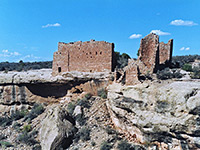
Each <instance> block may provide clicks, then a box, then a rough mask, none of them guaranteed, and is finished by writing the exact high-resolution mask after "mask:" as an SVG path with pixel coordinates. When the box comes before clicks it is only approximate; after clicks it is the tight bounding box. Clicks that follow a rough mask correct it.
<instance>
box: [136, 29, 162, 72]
mask: <svg viewBox="0 0 200 150" xmlns="http://www.w3.org/2000/svg"><path fill="white" fill-rule="evenodd" d="M138 59H139V60H141V61H142V62H143V63H144V65H145V66H146V67H147V68H148V70H146V72H147V71H149V72H151V73H153V72H154V71H155V69H157V68H156V67H157V65H158V64H159V36H158V35H156V34H154V33H151V34H149V35H147V36H146V37H144V38H143V39H141V43H140V49H139V57H138Z"/></svg>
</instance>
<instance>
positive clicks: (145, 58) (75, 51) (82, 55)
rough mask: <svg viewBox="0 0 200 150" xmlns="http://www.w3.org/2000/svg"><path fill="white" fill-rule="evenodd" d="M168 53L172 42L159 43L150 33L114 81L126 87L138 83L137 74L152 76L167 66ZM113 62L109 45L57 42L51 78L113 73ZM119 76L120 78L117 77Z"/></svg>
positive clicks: (96, 42)
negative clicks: (69, 74)
mask: <svg viewBox="0 0 200 150" xmlns="http://www.w3.org/2000/svg"><path fill="white" fill-rule="evenodd" d="M172 50H173V40H172V39H170V40H169V41H168V43H167V44H165V43H163V42H161V43H159V36H158V35H156V34H154V33H150V34H149V35H147V36H146V37H144V38H143V39H141V44H140V48H139V57H138V59H137V60H134V59H130V60H129V62H128V66H126V67H125V68H123V69H121V70H120V71H118V72H116V79H115V81H119V82H121V81H122V80H123V79H124V78H125V82H126V84H127V85H134V84H137V83H140V82H139V77H140V76H141V75H146V74H152V73H155V72H156V71H157V70H159V69H161V68H163V67H166V66H169V65H170V63H171V59H172ZM115 62H116V60H115V54H114V44H113V43H108V42H105V41H94V40H91V41H87V42H81V41H79V42H74V43H73V42H71V43H63V42H59V43H58V51H57V52H55V53H54V58H53V72H52V75H53V76H56V75H59V74H62V73H63V72H69V71H79V72H111V71H112V72H113V71H114V69H115V66H116V63H115ZM119 74H120V75H121V76H120V77H117V76H118V75H119ZM118 79H119V80H118Z"/></svg>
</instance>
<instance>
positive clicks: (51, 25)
mask: <svg viewBox="0 0 200 150" xmlns="http://www.w3.org/2000/svg"><path fill="white" fill-rule="evenodd" d="M60 26H61V25H60V24H59V23H54V24H47V25H44V26H42V28H48V27H60Z"/></svg>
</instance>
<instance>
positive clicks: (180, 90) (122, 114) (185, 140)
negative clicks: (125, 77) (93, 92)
mask: <svg viewBox="0 0 200 150" xmlns="http://www.w3.org/2000/svg"><path fill="white" fill-rule="evenodd" d="M107 107H108V110H109V113H110V116H111V120H112V122H113V123H114V126H115V128H116V129H117V130H119V131H121V132H122V133H124V134H126V135H127V137H128V138H129V139H130V140H132V141H133V142H136V143H140V144H142V145H146V147H149V148H150V149H155V147H157V148H159V149H162V150H165V149H166V150H177V149H200V134H199V131H200V123H199V120H200V117H199V115H200V82H199V81H196V82H191V81H190V82H187V81H175V82H171V83H162V84H160V83H154V84H138V85H135V86H126V87H120V86H119V85H115V84H113V85H111V86H110V87H109V92H108V101H107Z"/></svg>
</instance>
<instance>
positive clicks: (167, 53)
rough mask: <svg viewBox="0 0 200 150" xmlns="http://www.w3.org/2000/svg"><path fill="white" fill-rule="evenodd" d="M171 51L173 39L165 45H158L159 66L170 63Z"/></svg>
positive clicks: (162, 43)
mask: <svg viewBox="0 0 200 150" xmlns="http://www.w3.org/2000/svg"><path fill="white" fill-rule="evenodd" d="M172 50H173V39H170V40H169V41H168V43H167V44H165V43H164V42H161V43H159V64H165V63H171V61H172Z"/></svg>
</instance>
